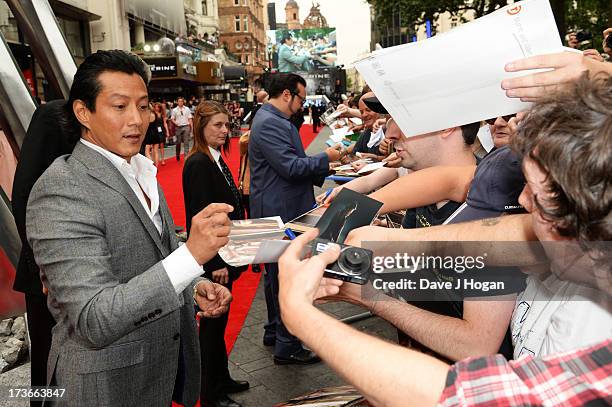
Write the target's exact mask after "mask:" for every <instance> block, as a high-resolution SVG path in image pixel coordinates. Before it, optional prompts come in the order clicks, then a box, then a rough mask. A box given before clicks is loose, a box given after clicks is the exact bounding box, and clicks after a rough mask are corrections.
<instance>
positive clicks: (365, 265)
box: [311, 238, 373, 285]
mask: <svg viewBox="0 0 612 407" xmlns="http://www.w3.org/2000/svg"><path fill="white" fill-rule="evenodd" d="M330 243H332V242H330V241H329V240H325V239H319V238H317V239H315V240H313V241H312V243H311V244H312V255H313V256H315V255H317V254H319V253H322V252H324V251H325V250H326V249H327V246H328V245H329V244H330ZM335 244H337V245H338V246H340V256H339V257H338V260H336V261H335V262H334V263H331V264H328V265H327V267H325V277H329V278H335V279H336V280H342V281H348V282H349V283H355V284H362V285H363V284H365V283H367V282H368V280H369V278H370V275H371V274H372V257H373V253H372V251H371V250H368V249H362V248H361V247H354V246H347V245H343V244H339V243H335Z"/></svg>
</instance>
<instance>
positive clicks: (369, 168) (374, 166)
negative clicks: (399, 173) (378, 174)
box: [357, 162, 385, 174]
mask: <svg viewBox="0 0 612 407" xmlns="http://www.w3.org/2000/svg"><path fill="white" fill-rule="evenodd" d="M384 166H385V163H383V162H377V163H371V164H368V165H366V166H365V167H363V168H362V169H360V170H359V171H357V174H364V173H366V172H371V171H376V170H377V169H379V168H382V167H384Z"/></svg>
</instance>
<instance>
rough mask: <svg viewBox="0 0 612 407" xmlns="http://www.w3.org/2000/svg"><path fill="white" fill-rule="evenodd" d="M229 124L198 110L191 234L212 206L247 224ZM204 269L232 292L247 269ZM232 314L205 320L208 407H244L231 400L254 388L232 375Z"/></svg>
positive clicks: (213, 109) (188, 200)
mask: <svg viewBox="0 0 612 407" xmlns="http://www.w3.org/2000/svg"><path fill="white" fill-rule="evenodd" d="M229 120H230V119H229V113H228V111H227V109H225V107H223V105H221V104H220V103H218V102H214V101H203V102H202V103H200V104H199V105H198V107H197V108H196V111H195V114H194V118H193V139H194V144H193V147H192V149H191V151H190V152H189V155H188V157H187V160H186V161H185V166H184V168H183V194H184V198H185V211H186V219H187V230H190V228H191V218H192V217H193V216H194V215H196V214H197V213H198V212H200V211H201V210H202V209H204V208H205V207H206V206H208V205H209V204H211V203H213V202H221V203H227V204H229V205H232V206H233V207H234V211H233V212H231V213H230V214H229V218H230V219H232V220H237V219H244V209H243V207H242V202H241V198H240V194H239V193H238V188H236V185H235V183H234V180H233V178H232V176H231V174H230V172H229V169H228V168H227V165H226V164H225V162H224V161H223V157H222V156H221V150H223V151H224V152H227V151H228V150H229V137H228V135H229V131H230V122H229ZM203 268H204V276H205V277H208V278H209V279H211V280H213V281H215V282H217V283H220V284H223V285H225V286H226V287H227V288H228V289H229V290H230V291H231V289H232V284H233V282H234V281H235V280H236V279H237V278H238V277H239V276H240V273H242V272H243V271H244V270H245V269H246V267H243V268H236V267H232V266H230V265H228V264H226V263H225V262H224V261H223V260H222V259H221V257H220V256H219V255H218V254H217V255H216V256H215V257H214V258H213V259H212V260H210V261H209V262H208V263H206V264H205V265H204V266H203ZM228 314H229V311H228V312H227V313H225V314H223V315H221V316H220V317H219V318H202V319H201V320H200V351H201V358H202V389H201V393H200V398H201V400H202V404H203V405H205V406H234V407H239V406H240V404H239V403H237V402H235V401H234V400H232V399H230V398H229V397H228V396H227V395H228V394H229V393H236V392H238V391H243V390H246V389H248V388H249V383H248V382H242V381H236V380H233V379H232V378H231V377H230V374H229V371H228V367H227V351H226V346H225V339H224V335H225V328H226V326H227V318H228Z"/></svg>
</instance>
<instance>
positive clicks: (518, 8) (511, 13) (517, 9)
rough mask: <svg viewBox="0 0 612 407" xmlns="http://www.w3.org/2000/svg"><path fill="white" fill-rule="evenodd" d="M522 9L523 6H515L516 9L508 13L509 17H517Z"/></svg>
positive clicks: (513, 8) (509, 10)
mask: <svg viewBox="0 0 612 407" xmlns="http://www.w3.org/2000/svg"><path fill="white" fill-rule="evenodd" d="M521 9H522V7H521V6H515V7H512V8H510V9H508V11H507V13H508V14H509V15H511V16H514V15H516V14H518V13H520V12H521Z"/></svg>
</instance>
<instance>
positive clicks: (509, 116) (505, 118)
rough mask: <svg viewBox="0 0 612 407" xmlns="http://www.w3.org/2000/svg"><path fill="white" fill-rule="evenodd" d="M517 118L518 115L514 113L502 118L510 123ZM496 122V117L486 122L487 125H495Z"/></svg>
mask: <svg viewBox="0 0 612 407" xmlns="http://www.w3.org/2000/svg"><path fill="white" fill-rule="evenodd" d="M515 116H516V113H514V114H507V115H505V116H501V118H502V119H504V121H506V122H508V121H509V120H510V119H512V118H513V117H515ZM495 120H497V117H494V118H492V119H487V120H485V122H487V124H490V125H494V124H495Z"/></svg>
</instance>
